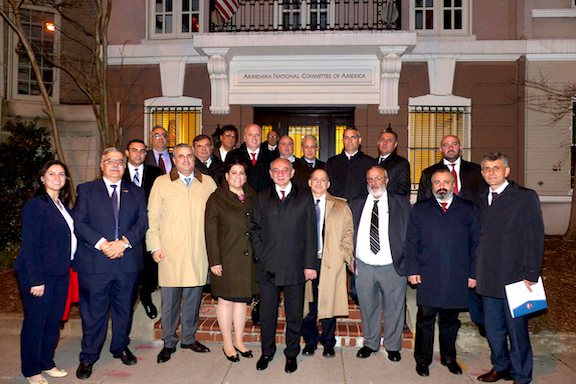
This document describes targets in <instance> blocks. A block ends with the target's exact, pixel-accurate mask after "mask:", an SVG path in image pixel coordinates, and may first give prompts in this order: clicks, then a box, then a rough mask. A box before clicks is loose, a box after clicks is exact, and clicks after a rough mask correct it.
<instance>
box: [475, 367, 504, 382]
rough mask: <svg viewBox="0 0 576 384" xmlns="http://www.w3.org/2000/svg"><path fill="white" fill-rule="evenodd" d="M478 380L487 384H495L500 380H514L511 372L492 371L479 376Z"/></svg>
mask: <svg viewBox="0 0 576 384" xmlns="http://www.w3.org/2000/svg"><path fill="white" fill-rule="evenodd" d="M478 380H480V381H483V382H485V383H494V382H496V381H498V380H512V375H511V374H510V372H496V371H495V370H493V369H492V370H490V372H488V373H485V374H483V375H480V376H478Z"/></svg>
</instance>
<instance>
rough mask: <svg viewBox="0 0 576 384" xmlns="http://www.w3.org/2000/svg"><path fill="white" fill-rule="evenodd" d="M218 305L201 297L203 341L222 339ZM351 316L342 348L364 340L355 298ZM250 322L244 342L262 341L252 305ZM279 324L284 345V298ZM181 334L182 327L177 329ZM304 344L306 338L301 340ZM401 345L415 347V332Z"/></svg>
mask: <svg viewBox="0 0 576 384" xmlns="http://www.w3.org/2000/svg"><path fill="white" fill-rule="evenodd" d="M216 304H217V301H216V300H214V299H212V296H211V295H210V294H207V293H205V294H204V295H203V297H202V305H201V307H200V324H199V325H198V331H197V332H196V338H197V339H198V340H199V341H201V342H204V341H222V334H221V333H220V328H219V327H218V321H217V319H216ZM348 307H349V312H350V316H349V317H346V318H338V320H337V327H336V345H337V346H341V347H355V346H357V345H361V344H362V342H361V339H362V322H361V320H360V309H359V307H358V306H357V305H355V304H354V302H353V301H351V300H350V301H349V303H348ZM246 312H247V313H246V314H247V321H246V326H245V327H244V341H245V342H247V343H259V342H260V327H259V326H257V325H254V324H253V323H252V318H251V314H252V306H251V305H249V306H248V308H247V311H246ZM278 316H279V317H278V324H277V326H276V343H277V344H283V343H285V342H286V338H285V334H286V321H285V320H286V318H285V314H284V302H283V298H281V301H280V307H279V309H278ZM318 327H319V328H320V332H322V325H321V324H320V323H319V324H318ZM177 333H178V335H179V336H180V328H178V331H177ZM154 338H155V339H156V340H162V323H161V320H159V321H157V322H156V324H154ZM302 343H303V341H302ZM402 348H405V349H412V348H413V334H412V332H409V331H408V332H404V333H403V341H402Z"/></svg>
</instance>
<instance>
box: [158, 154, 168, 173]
mask: <svg viewBox="0 0 576 384" xmlns="http://www.w3.org/2000/svg"><path fill="white" fill-rule="evenodd" d="M158 168H160V169H161V170H162V172H164V173H166V165H165V164H164V159H162V154H159V155H158Z"/></svg>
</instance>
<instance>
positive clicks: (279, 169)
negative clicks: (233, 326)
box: [250, 158, 318, 373]
mask: <svg viewBox="0 0 576 384" xmlns="http://www.w3.org/2000/svg"><path fill="white" fill-rule="evenodd" d="M270 176H271V177H272V179H273V180H274V185H273V186H271V187H269V188H267V189H265V190H263V191H261V192H259V193H258V195H257V196H256V199H255V201H254V210H253V216H252V231H251V233H250V240H251V242H252V248H253V250H254V257H255V259H256V262H257V268H258V272H257V274H256V282H257V283H258V286H259V291H260V332H261V338H262V356H261V357H260V360H258V363H257V364H256V369H258V370H259V371H261V370H264V369H266V368H267V367H268V363H269V362H270V361H271V360H272V358H273V357H274V353H275V352H276V322H277V318H278V304H279V301H280V291H281V290H283V291H284V306H285V308H286V349H285V350H284V355H286V367H285V371H286V372H288V373H291V372H294V371H295V370H296V369H297V364H296V356H298V354H299V353H300V344H299V342H300V331H301V328H302V318H303V312H304V283H305V282H306V281H307V280H313V279H315V278H316V275H317V270H316V269H317V266H318V259H317V255H316V252H317V247H318V239H317V234H316V211H315V209H314V202H313V201H312V195H311V194H310V192H309V191H307V190H304V189H300V188H298V187H297V186H296V185H294V184H293V183H292V182H291V181H290V180H291V178H292V177H293V176H294V169H293V168H292V164H291V163H290V162H289V161H288V160H286V159H281V158H279V159H276V160H274V161H273V162H272V164H271V166H270Z"/></svg>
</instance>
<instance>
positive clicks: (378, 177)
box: [366, 176, 387, 183]
mask: <svg viewBox="0 0 576 384" xmlns="http://www.w3.org/2000/svg"><path fill="white" fill-rule="evenodd" d="M382 179H387V177H382V176H376V177H368V178H367V179H366V181H367V182H369V183H371V182H373V181H382Z"/></svg>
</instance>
